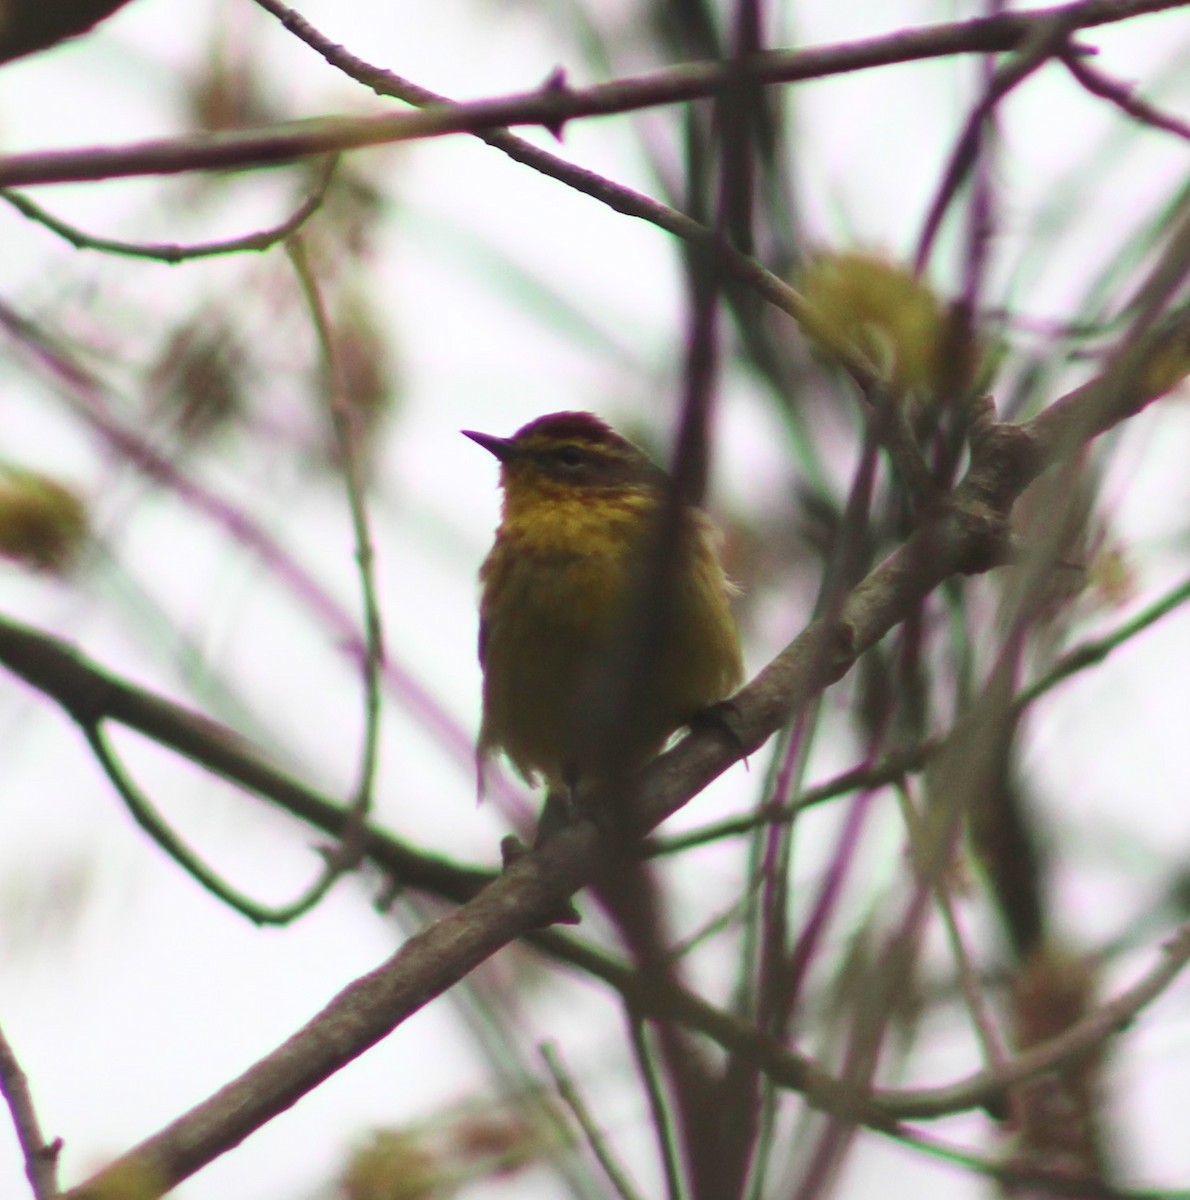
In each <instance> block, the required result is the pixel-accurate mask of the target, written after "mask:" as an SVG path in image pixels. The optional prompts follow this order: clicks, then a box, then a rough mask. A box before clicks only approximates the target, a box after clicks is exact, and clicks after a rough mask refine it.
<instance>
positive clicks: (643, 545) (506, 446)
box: [463, 412, 743, 793]
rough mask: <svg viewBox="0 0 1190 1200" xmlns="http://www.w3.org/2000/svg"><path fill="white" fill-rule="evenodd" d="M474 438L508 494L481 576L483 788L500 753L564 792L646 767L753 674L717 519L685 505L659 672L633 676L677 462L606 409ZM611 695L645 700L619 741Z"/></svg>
mask: <svg viewBox="0 0 1190 1200" xmlns="http://www.w3.org/2000/svg"><path fill="white" fill-rule="evenodd" d="M463 432H464V434H465V436H467V437H469V438H470V439H471V440H472V441H474V442H478V443H479V445H481V446H482V447H483V448H484V449H485V450H489V451H490V452H491V453H492V454H494V455H495V456H496V458H497V459H499V461H500V484H501V487H502V488H503V490H504V505H503V514H502V518H501V522H500V527H499V529H498V530H497V531H496V542H495V545H494V546H493V547H492V550H491V552H490V553H489V554H488V556H487V559H486V560H485V561H484V564H483V566H482V568H481V569H480V575H479V577H480V581H481V584H482V598H481V602H480V628H479V661H480V663H481V665H482V667H483V725H482V728H481V730H480V735H479V745H478V748H477V759H478V762H479V766H480V772H481V784H482V771H483V764H484V762H485V761H486V759H487V758H488V756H490V755H491V754H493V753H495V752H496V751H499V750H503V751H504V752H505V753H506V754H507V755H508V757H509V758H510V759H511V760H512V762H513V764H514V765H515V766H516V768H517V770H518V771H519V772H520V773H521V775H523V776H524V777H525V779H526V781H528V782H529V783H535V782H536V781H537V778H538V776H541V777H543V778H544V780H545V782H546V784H547V785H548V787H549V789H550V791H551V793H553V792H555V790H557V789H559V788H565V789H568V790H570V791H573V788H574V787H575V786H576V784H578V783H579V782H580V781H584V780H590V779H599V778H601V777H602V778H607V777H608V776H609V774H610V775H612V776H615V777H620V776H621V775H622V774H623V773H626V772H628V771H633V770H637V769H639V768H640V767H641V766H643V765H644V764H645V763H646V762H647V761H648V760H649V759H650V758H651V757H653V756H654V755H655V754H656V753H658V751H660V750H661V748H662V747H663V746H664V745H665V742H666V740H667V739H668V738H669V737H670V735H671V734H673V733H674V732H675V731H676V730H678V729H680V728H681V727H682V726H683V725H687V724H689V722H690V721H691V720H692V719H693V718H695V717H696V716H697V715H698V714H699V713H700V712H702V711H703V710H705V709H707V708H708V707H710V706H711V705H713V704H715V703H716V702H717V701H719V700H722V699H724V698H725V697H726V696H728V695H729V694H730V693H731V692H733V691H734V690H735V689H736V687H737V686H738V685H739V683H740V681H741V679H742V678H743V663H742V661H741V657H740V645H739V637H738V634H737V632H736V626H735V620H734V618H733V617H732V614H731V609H730V607H729V603H728V601H729V598H730V596H731V594H732V591H733V589H732V586H731V584H729V583H728V581H727V578H726V576H725V575H724V573H723V568H722V566H721V564H720V562H719V556H718V553H717V551H716V537H715V535H714V532H713V530H712V527H711V525H710V522H709V521H708V520H707V518H706V516H705V515H704V514H703V513H702V511H701V510H699V509H697V508H692V507H691V508H686V509H685V510H684V511H683V512H682V513H681V516H680V519H679V522H678V529H677V532H676V539H677V541H676V553H675V554H674V555H673V560H672V563H673V565H672V570H671V573H670V575H669V577H668V579H662V580H661V581H660V585H661V587H663V588H664V589H665V597H664V599H665V603H664V605H663V606H662V607H661V608H660V609H658V610H657V612H658V613H659V614H660V615H661V623H660V624H659V625H657V627H656V628H653V629H652V633H653V634H654V635H655V636H654V637H653V638H651V639H650V641H649V643H648V645H647V647H646V649H647V653H644V654H642V655H641V656H640V658H641V661H642V662H643V663H644V664H645V665H646V669H647V670H648V672H649V677H648V679H647V680H642V679H639V678H633V677H632V676H631V675H630V674H629V673H630V672H631V671H632V670H633V668H634V666H635V665H636V664H634V663H631V662H626V661H625V653H626V652H628V651H629V650H630V647H631V641H630V631H631V630H632V629H633V628H637V629H639V628H641V626H640V624H639V618H640V615H641V612H642V609H643V606H644V605H646V604H648V603H650V602H651V601H652V600H654V599H655V597H651V596H650V595H648V587H647V586H646V585H645V583H644V581H645V567H646V566H647V561H646V555H647V554H648V553H649V551H650V550H651V549H654V550H655V548H656V546H657V533H658V518H659V517H660V514H661V512H662V508H663V505H664V500H665V494H666V488H667V485H668V478H667V476H666V474H665V472H664V471H663V470H662V469H661V468H660V467H658V466H657V465H656V464H655V463H653V462H651V461H650V459H649V458H648V456H647V455H646V454H645V453H644V452H643V451H641V450H640V449H638V448H637V447H636V446H634V445H633V444H632V443H631V442H629V441H627V440H626V439H625V438H622V437H620V435H619V434H617V433H615V432H614V431H613V430H612V429H610V428H609V427H608V426H607V425H605V424H604V423H603V421H601V420H600V419H599V418H598V417H596V416H593V415H592V414H591V413H585V412H561V413H551V414H550V415H548V416H544V417H539V418H538V419H537V420H536V421H532V422H530V423H529V424H528V425H526V426H525V427H524V428H523V429H521V430H519V431H518V432H517V433H515V434H514V435H513V436H512V437H509V438H502V437H494V436H492V435H491V434H486V433H475V432H473V431H470V430H464V431H463ZM656 574H657V573H656V572H654V573H653V575H654V578H653V579H652V580H651V581H650V582H651V584H652V585H653V586H654V589H655V590H656V585H657V583H658V580H657V579H656V578H655V576H656ZM634 619H635V620H636V621H637V624H636V626H634V625H633V624H632V622H633V621H634ZM629 682H631V684H632V686H631V688H628V687H626V686H624V685H626V684H628V683H629ZM613 687H614V688H615V691H614V693H612V688H613ZM609 693H611V694H612V696H613V702H619V703H621V704H624V703H626V704H628V705H629V708H628V709H623V708H621V710H620V712H619V716H621V717H623V718H624V720H623V721H622V722H619V723H615V724H614V734H615V744H614V746H609V745H608V738H607V736H606V735H607V732H608V725H607V717H608V713H607V712H606V711H605V710H604V709H601V708H600V707H599V706H600V705H601V704H603V705H606V703H607V700H608V696H609ZM625 696H627V697H629V699H627V700H625V699H624V697H625ZM601 721H602V722H603V726H602V727H600V726H599V723H600V722H601ZM609 753H610V756H611V757H613V758H614V763H612V764H610V765H609V763H608V758H609Z"/></svg>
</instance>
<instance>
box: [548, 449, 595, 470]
mask: <svg viewBox="0 0 1190 1200" xmlns="http://www.w3.org/2000/svg"><path fill="white" fill-rule="evenodd" d="M554 457H555V458H556V459H557V460H558V462H560V463H561V464H562V465H563V466H564V467H581V466H582V465H583V463H585V462H586V461H587V456H586V455H585V454H584V453H583V452H582V451H581V450H580V449H579V448H578V447H577V446H561V447H559V448H558V450H557V451H556V452H555V454H554Z"/></svg>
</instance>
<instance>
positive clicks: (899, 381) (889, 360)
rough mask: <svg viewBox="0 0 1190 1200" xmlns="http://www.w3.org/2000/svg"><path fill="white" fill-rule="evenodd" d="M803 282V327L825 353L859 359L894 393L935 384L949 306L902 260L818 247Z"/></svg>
mask: <svg viewBox="0 0 1190 1200" xmlns="http://www.w3.org/2000/svg"><path fill="white" fill-rule="evenodd" d="M800 283H801V291H802V295H803V298H804V300H805V303H806V313H805V316H804V318H803V322H802V328H803V331H804V332H805V334H806V336H807V337H808V338H809V339H810V340H811V341H812V342H813V344H814V345H815V347H816V348H817V350H818V351H819V352H820V353H821V354H823V355H824V356H825V357H827V358H830V359H835V360H838V361H840V362H842V363H844V364H845V365H858V366H859V367H861V368H862V369H864V370H866V371H868V372H871V373H872V374H873V375H875V376H876V378H877V379H878V380H880V381H882V382H883V383H885V384H887V385H889V386H890V387H892V388H894V389H895V390H897V391H898V392H916V391H926V390H928V389H930V388H932V387H933V386H934V385H935V384H936V383H937V381H938V369H939V364H940V361H941V357H942V352H943V348H944V343H945V341H946V338H947V317H946V311H945V309H944V307H943V305H942V304H941V303H940V301H939V300H938V297H937V296H935V295H934V293H933V292H932V291H930V289H929V288H928V287H927V286H926V285H925V284H924V283H922V282H921V281H920V280H918V279H915V278H914V277H913V275H912V274H910V272H909V271H907V270H906V269H905V268H904V267H901V266H899V265H897V264H896V263H893V262H890V261H889V260H887V259H884V258H881V257H879V256H878V255H875V254H870V253H861V252H859V251H846V252H844V253H841V254H820V255H818V256H817V257H815V258H814V259H813V260H811V262H810V263H809V265H808V266H807V267H806V269H805V271H804V272H803V273H802V277H801V281H800Z"/></svg>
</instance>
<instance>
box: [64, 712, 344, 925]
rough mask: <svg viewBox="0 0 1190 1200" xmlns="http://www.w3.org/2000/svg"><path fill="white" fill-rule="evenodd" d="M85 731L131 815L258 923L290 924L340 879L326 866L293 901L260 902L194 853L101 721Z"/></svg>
mask: <svg viewBox="0 0 1190 1200" xmlns="http://www.w3.org/2000/svg"><path fill="white" fill-rule="evenodd" d="M81 727H82V730H83V735H84V736H85V737H86V739H87V744H88V745H89V746H90V747H91V751H92V753H93V754H94V755H95V758H96V760H97V761H98V763H99V765H100V767H102V768H103V773H104V774H105V775H106V776H107V777H108V779H109V781H110V782H111V784H112V786H113V787H114V788H115V789H116V793H117V794H118V795H119V797H120V799H121V800H123V801H124V805H125V807H126V808H127V809H128V811H129V813H131V814H132V819H133V820H134V821H135V822H136V823H137V824H138V825H139V826H140V827H141V829H143V830H144V831H145V832H146V833H147V834H148V835H149V837H150V838H152V839H153V841H154V842H155V843H156V844H157V845H158V846H159V847H160V848H161V849H162V850H164V851H165V853H166V854H168V855H169V857H170V858H172V859H173V860H174V862H176V863H177V864H178V866H179V867H181V868H182V870H183V871H185V872H186V874H187V875H189V876H190V877H191V878H192V879H194V880H195V881H196V882H197V883H198V884H199V885H201V886H202V887H203V888H205V889H206V890H207V891H208V892H210V893H211V895H212V896H214V897H215V898H216V899H217V900H220V901H222V903H224V904H226V905H228V906H229V907H230V908H233V909H235V911H236V912H238V913H240V914H241V915H242V916H245V917H247V918H248V920H249V921H251V922H252V923H253V924H255V925H288V924H290V923H291V922H292V921H295V920H296V919H297V918H298V917H300V916H303V915H305V914H306V913H307V912H309V911H310V909H312V908H313V907H314V906H315V905H316V904H317V903H318V902H319V901H320V900H321V899H322V898H323V896H325V895H326V893H327V892H328V891H329V890H330V888H331V886H332V885H333V884H334V883H335V881H336V880H337V879H338V877H339V875H340V874H341V872H339V871H335V870H333V869H330V868H329V867H324V868H323V870H322V871H321V872H320V873H319V876H318V878H317V879H316V880H315V881H314V883H313V884H311V885H310V887H309V888H307V890H306V891H305V892H303V893H302V895H301V896H299V897H298V898H297V899H296V900H294V901H293V902H291V903H290V904H286V905H282V906H280V907H276V908H273V907H270V906H268V905H264V904H259V903H257V902H256V901H255V900H253V899H252V898H251V897H249V896H247V895H246V894H245V893H243V892H241V891H240V890H239V889H238V888H236V887H233V886H232V885H231V884H230V883H228V882H227V881H226V880H224V879H223V878H222V877H221V876H219V875H217V874H216V873H215V872H214V871H212V870H211V868H210V867H208V866H207V865H206V863H205V862H203V860H202V859H201V858H199V857H198V855H197V854H195V853H194V852H193V851H192V850H191V849H190V847H189V846H187V845H186V843H185V842H184V841H183V840H182V839H181V838H180V837H179V836H178V835H177V834H176V833H175V832H174V831H173V829H171V828H170V826H169V825H168V824H167V823H166V822H165V821H164V820H163V819H162V818H161V816H159V815H158V813H157V812H156V811H155V810H154V808H153V806H152V805H151V804H150V803H149V801H148V799H147V798H146V796H145V795H144V793H143V792H141V790H140V789H139V788H138V787H137V786H136V784H135V783H133V781H132V779H131V778H130V777H129V775H128V774H127V772H126V771H125V770H124V768H123V766H122V765H121V763H120V760H119V759H118V758H117V757H116V755H115V753H114V752H113V751H112V748H111V747H110V746H109V745H108V742H107V739H106V738H105V737H104V736H103V731H102V730H101V729H100V727H99V725H98V724H96V723H95V722H92V721H87V722H82V723H81Z"/></svg>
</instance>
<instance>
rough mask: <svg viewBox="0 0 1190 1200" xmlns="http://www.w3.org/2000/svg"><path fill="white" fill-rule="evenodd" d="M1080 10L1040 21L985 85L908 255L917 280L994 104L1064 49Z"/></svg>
mask: <svg viewBox="0 0 1190 1200" xmlns="http://www.w3.org/2000/svg"><path fill="white" fill-rule="evenodd" d="M1080 8H1081V5H1078V4H1075V5H1072V6H1071V7H1069V8H1064V9H1058V10H1056V11H1054V12H1052V13H1051V14H1050V15H1049V17H1048V19H1047V20H1044V21H1041V22H1039V23H1038V24H1037V26H1036V27H1035V28H1034V29H1033V31H1032V32H1031V34H1030V36H1029V37H1028V38H1027V39H1026V40H1025V41H1024V42H1023V43H1022V44H1021V46H1020V48H1019V53H1018V54H1017V55H1016V56H1015V57H1014V58H1011V59H1009V60H1008V61H1007V62H1005V63H1003V64H1001V65H1000V66H999V67H997V69H996V70H995V72H994V73H993V75H992V77H991V79H990V80H989V81H988V86H987V88H986V89H985V92H984V94H983V95H982V96H981V97H980V99H979V102H978V103H977V104H976V105H975V106H974V108H972V110H971V112H970V114H969V115H968V117H967V122H966V124H965V126H964V128H963V132H962V134H961V135H960V136H959V140H958V143H957V144H956V145H955V148H954V150H953V151H952V152H951V157H950V161H949V162H948V163H947V164H946V170H945V171H944V172H943V176H942V182H941V183H940V184H939V186H938V194H937V195H936V196H935V197H934V199H933V202H932V203H931V204H930V208H929V212H928V214H927V216H926V220H925V225H924V227H923V229H922V233H921V238H920V239H919V240H918V244H917V251H916V253H915V254H914V256H913V269H914V271H915V272H916V273H917V274H919V275H920V274H921V273H922V272H923V271H924V270H925V269H926V264H927V263H928V262H929V258H930V251H931V250H932V249H933V245H934V239H935V238H936V237H937V234H938V230H939V228H940V227H941V225H942V218H943V217H944V216H945V215H946V210H947V209H948V208H949V207H950V204H951V201H952V200H954V198H955V196H956V195H957V193H958V190H959V188H960V187H962V185H963V182H964V181H965V180H966V178H967V176H968V175H969V174H970V172H971V169H972V168H973V167H974V165H975V164H976V162H977V161H978V159H979V152H980V146H981V144H982V142H983V136H984V126H985V125H986V124H987V122H988V121H989V120H990V118H991V116H992V113H993V112H995V109H996V105H997V104H999V103H1000V101H1001V100H1003V99H1004V97H1005V96H1007V95H1008V93H1009V92H1011V91H1012V89H1013V88H1015V87H1016V86H1017V84H1019V83H1023V82H1024V81H1025V80H1026V79H1028V78H1029V76H1030V75H1032V74H1033V72H1034V71H1036V70H1037V69H1038V68H1039V67H1041V66H1043V65H1044V64H1045V63H1046V62H1048V61H1049V60H1050V59H1051V58H1054V57H1057V56H1059V55H1060V54H1061V52H1062V51H1063V50H1064V49H1065V48H1066V46H1067V39H1068V38H1069V37H1070V35H1071V33H1073V32H1074V30H1075V29H1077V28H1078V26H1079V24H1080V21H1079V18H1080V16H1081V14H1080V11H1079V10H1080Z"/></svg>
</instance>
